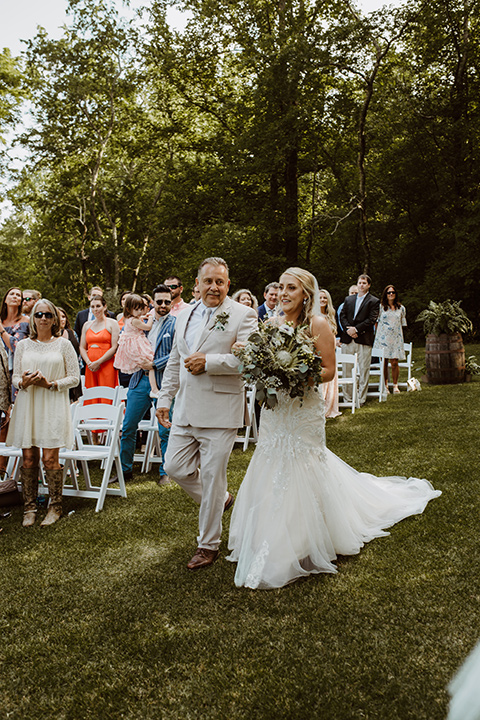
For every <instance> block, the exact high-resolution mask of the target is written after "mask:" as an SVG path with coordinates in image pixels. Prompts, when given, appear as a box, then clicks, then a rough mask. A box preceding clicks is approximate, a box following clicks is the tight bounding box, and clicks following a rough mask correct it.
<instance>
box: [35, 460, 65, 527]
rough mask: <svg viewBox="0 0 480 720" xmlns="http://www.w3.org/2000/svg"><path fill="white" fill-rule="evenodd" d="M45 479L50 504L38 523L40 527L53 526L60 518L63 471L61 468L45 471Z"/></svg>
mask: <svg viewBox="0 0 480 720" xmlns="http://www.w3.org/2000/svg"><path fill="white" fill-rule="evenodd" d="M45 477H46V478H47V485H48V494H49V496H50V502H49V503H48V512H47V515H46V517H45V519H44V520H43V521H42V522H41V523H40V527H45V526H46V525H53V523H55V522H57V520H59V519H60V518H61V517H62V490H63V470H62V469H61V468H60V469H59V470H47V469H45Z"/></svg>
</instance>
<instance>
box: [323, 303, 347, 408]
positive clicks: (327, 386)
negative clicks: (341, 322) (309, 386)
mask: <svg viewBox="0 0 480 720" xmlns="http://www.w3.org/2000/svg"><path fill="white" fill-rule="evenodd" d="M319 299H320V312H321V314H322V315H324V316H325V319H326V320H327V322H328V325H329V327H330V330H331V331H332V333H333V337H335V336H336V334H337V322H336V320H335V308H334V307H333V303H332V297H331V295H330V293H329V292H328V290H324V289H322V290H320V291H319ZM322 393H323V399H324V401H325V417H326V418H335V417H338V416H339V415H341V414H342V413H341V412H340V411H339V409H338V371H337V367H336V365H335V375H334V376H333V380H330V381H329V382H323V383H322Z"/></svg>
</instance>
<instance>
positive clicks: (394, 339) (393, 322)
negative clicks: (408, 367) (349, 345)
mask: <svg viewBox="0 0 480 720" xmlns="http://www.w3.org/2000/svg"><path fill="white" fill-rule="evenodd" d="M406 324H407V317H406V311H405V308H404V307H403V305H401V304H400V301H399V299H398V294H397V291H396V290H395V288H394V286H393V285H387V287H386V288H385V290H384V291H383V293H382V299H381V300H380V315H379V316H378V325H377V331H376V333H375V340H374V343H373V349H372V355H375V350H380V349H383V350H384V351H385V355H384V357H385V360H384V366H383V372H384V376H385V388H386V390H387V393H389V392H390V390H389V389H388V361H389V360H390V363H391V366H392V382H393V392H394V393H395V394H398V393H399V392H400V388H399V387H398V377H399V374H400V368H399V367H398V361H399V360H405V350H404V347H403V328H404V327H405V326H406Z"/></svg>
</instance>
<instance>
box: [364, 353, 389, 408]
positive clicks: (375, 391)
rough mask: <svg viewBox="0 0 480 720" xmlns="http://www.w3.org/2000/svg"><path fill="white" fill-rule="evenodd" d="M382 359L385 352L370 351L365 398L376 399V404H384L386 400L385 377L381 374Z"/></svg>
mask: <svg viewBox="0 0 480 720" xmlns="http://www.w3.org/2000/svg"><path fill="white" fill-rule="evenodd" d="M384 357H385V351H384V350H383V348H381V349H380V350H373V351H372V360H371V362H370V375H369V378H368V392H367V397H378V402H385V400H386V399H387V390H386V388H385V376H384V374H383V361H384Z"/></svg>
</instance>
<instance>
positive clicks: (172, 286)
mask: <svg viewBox="0 0 480 720" xmlns="http://www.w3.org/2000/svg"><path fill="white" fill-rule="evenodd" d="M164 285H165V286H166V287H167V288H168V289H169V290H170V292H171V293H172V306H171V308H170V315H171V316H172V317H177V316H178V314H179V313H181V312H182V310H185V308H188V307H189V303H186V302H185V301H184V300H183V299H182V292H183V285H182V281H181V280H180V278H179V277H178V275H169V276H168V277H167V278H165V281H164Z"/></svg>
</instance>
